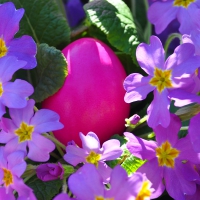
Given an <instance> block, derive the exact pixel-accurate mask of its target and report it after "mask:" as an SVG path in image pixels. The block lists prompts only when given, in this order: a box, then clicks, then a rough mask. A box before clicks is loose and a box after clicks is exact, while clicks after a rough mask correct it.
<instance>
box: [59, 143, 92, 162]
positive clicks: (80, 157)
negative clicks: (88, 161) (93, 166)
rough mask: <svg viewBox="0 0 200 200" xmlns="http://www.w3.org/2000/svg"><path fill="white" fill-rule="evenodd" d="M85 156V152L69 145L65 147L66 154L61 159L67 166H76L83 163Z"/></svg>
mask: <svg viewBox="0 0 200 200" xmlns="http://www.w3.org/2000/svg"><path fill="white" fill-rule="evenodd" d="M87 155H88V153H87V152H86V150H84V149H81V148H79V147H77V146H74V145H69V146H67V147H66V154H65V155H64V157H63V158H64V160H65V161H66V162H68V163H69V164H71V165H73V166H76V165H77V164H79V163H82V162H85V157H86V156H87Z"/></svg>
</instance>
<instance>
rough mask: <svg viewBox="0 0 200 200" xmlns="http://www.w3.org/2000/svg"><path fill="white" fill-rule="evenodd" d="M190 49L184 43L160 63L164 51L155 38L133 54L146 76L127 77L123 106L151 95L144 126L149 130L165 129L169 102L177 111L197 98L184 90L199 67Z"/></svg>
mask: <svg viewBox="0 0 200 200" xmlns="http://www.w3.org/2000/svg"><path fill="white" fill-rule="evenodd" d="M194 53H195V48H194V45H192V44H190V43H185V44H182V45H180V46H178V47H177V48H176V49H175V51H174V53H173V54H172V55H171V56H169V57H168V59H167V60H166V62H165V61H164V49H163V47H162V44H161V42H160V40H159V38H157V37H156V36H151V37H150V44H149V45H148V44H145V43H141V44H140V45H139V46H138V47H137V50H136V57H137V60H138V63H139V65H140V66H141V68H142V69H143V70H144V71H145V72H146V73H147V74H148V76H146V77H144V76H142V75H140V74H138V73H133V74H130V75H129V76H128V77H127V78H126V79H125V81H124V88H125V90H126V94H125V97H124V100H125V102H127V103H131V102H134V101H140V100H143V99H145V98H146V96H147V94H148V93H149V92H151V91H153V92H154V99H153V102H152V103H151V104H150V106H149V107H148V109H147V115H148V119H147V122H148V125H149V126H150V127H152V128H154V127H156V126H157V125H159V124H161V125H162V126H163V127H167V126H168V125H169V122H170V112H169V107H170V100H175V105H176V106H178V107H180V106H183V105H187V104H190V103H192V102H199V100H200V98H199V97H198V96H197V95H195V94H192V93H189V92H187V91H186V90H184V87H185V86H186V85H187V84H188V82H189V80H190V78H191V77H190V75H191V74H193V73H194V72H195V70H196V69H197V68H198V67H199V64H200V56H196V55H194Z"/></svg>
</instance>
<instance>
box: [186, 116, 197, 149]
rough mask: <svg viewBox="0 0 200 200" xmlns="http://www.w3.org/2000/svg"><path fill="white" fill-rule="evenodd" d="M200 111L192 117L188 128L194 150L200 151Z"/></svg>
mask: <svg viewBox="0 0 200 200" xmlns="http://www.w3.org/2000/svg"><path fill="white" fill-rule="evenodd" d="M199 122H200V113H199V114H197V115H196V116H194V117H192V118H191V120H190V125H189V129H188V133H189V137H190V140H191V143H192V146H193V149H194V151H196V152H198V153H200V131H199V130H200V123H199Z"/></svg>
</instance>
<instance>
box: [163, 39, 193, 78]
mask: <svg viewBox="0 0 200 200" xmlns="http://www.w3.org/2000/svg"><path fill="white" fill-rule="evenodd" d="M194 53H195V47H194V45H193V44H190V43H185V44H181V45H179V46H178V47H176V48H175V50H174V53H173V54H172V55H170V56H169V57H168V59H167V60H166V62H165V69H167V70H170V69H172V70H174V69H175V68H177V69H178V68H179V67H177V66H180V65H181V64H184V63H185V62H186V61H188V60H190V58H191V57H193V56H194ZM172 76H173V77H175V76H176V77H177V76H178V75H176V74H174V71H172ZM178 77H179V76H178Z"/></svg>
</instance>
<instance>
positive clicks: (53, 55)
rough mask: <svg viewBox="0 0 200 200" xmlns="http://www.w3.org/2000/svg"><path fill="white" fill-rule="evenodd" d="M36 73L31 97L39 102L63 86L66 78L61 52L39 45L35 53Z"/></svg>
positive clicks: (65, 66)
mask: <svg viewBox="0 0 200 200" xmlns="http://www.w3.org/2000/svg"><path fill="white" fill-rule="evenodd" d="M36 57H37V64H38V65H37V67H36V68H35V69H34V70H35V72H36V75H35V76H36V78H37V80H38V81H37V85H36V87H35V91H34V94H33V95H32V96H31V98H33V99H34V100H35V101H36V102H41V101H43V100H44V99H46V98H47V97H49V96H51V95H53V94H54V93H56V92H57V91H58V90H59V89H60V88H61V87H62V85H63V83H64V80H65V78H66V76H67V61H66V59H65V57H64V55H63V54H62V52H61V51H60V50H58V49H56V48H55V47H49V46H48V45H47V44H40V45H39V46H38V52H37V56H36Z"/></svg>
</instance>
